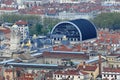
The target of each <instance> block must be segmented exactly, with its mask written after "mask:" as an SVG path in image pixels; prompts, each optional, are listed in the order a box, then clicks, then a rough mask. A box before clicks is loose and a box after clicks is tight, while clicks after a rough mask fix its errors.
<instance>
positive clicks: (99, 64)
mask: <svg viewBox="0 0 120 80" xmlns="http://www.w3.org/2000/svg"><path fill="white" fill-rule="evenodd" d="M99 75H101V54H99Z"/></svg>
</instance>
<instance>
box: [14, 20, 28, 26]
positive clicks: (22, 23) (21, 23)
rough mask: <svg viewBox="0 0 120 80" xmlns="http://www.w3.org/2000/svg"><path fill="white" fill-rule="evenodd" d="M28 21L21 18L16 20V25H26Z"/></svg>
mask: <svg viewBox="0 0 120 80" xmlns="http://www.w3.org/2000/svg"><path fill="white" fill-rule="evenodd" d="M26 24H27V22H25V21H23V20H19V21H17V22H16V25H26Z"/></svg>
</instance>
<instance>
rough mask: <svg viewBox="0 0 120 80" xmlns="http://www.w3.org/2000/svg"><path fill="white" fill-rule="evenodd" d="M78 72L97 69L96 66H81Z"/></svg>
mask: <svg viewBox="0 0 120 80" xmlns="http://www.w3.org/2000/svg"><path fill="white" fill-rule="evenodd" d="M77 69H78V70H83V71H95V70H96V69H97V66H96V65H85V67H84V65H79V67H78V68H77Z"/></svg>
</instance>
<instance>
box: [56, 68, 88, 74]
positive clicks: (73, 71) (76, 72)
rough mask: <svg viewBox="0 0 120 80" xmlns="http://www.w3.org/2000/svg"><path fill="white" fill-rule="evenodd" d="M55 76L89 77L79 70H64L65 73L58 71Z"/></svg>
mask: <svg viewBox="0 0 120 80" xmlns="http://www.w3.org/2000/svg"><path fill="white" fill-rule="evenodd" d="M54 74H59V75H81V74H82V75H87V74H89V73H87V72H84V71H79V70H74V69H72V70H63V71H56V72H55V73H54Z"/></svg>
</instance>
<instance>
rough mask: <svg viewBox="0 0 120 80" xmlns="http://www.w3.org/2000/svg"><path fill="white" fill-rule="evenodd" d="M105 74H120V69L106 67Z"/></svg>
mask: <svg viewBox="0 0 120 80" xmlns="http://www.w3.org/2000/svg"><path fill="white" fill-rule="evenodd" d="M103 72H115V73H120V68H109V67H104V68H103Z"/></svg>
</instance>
